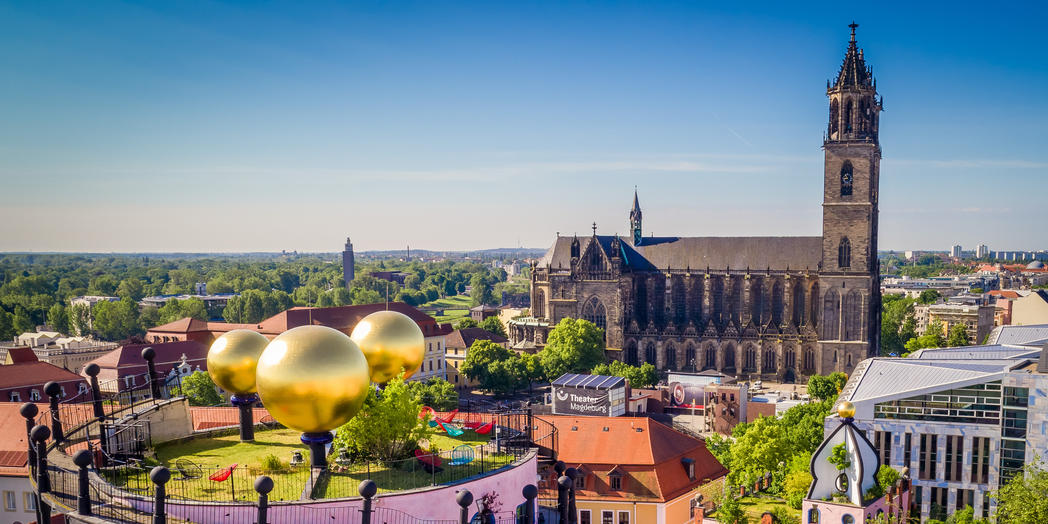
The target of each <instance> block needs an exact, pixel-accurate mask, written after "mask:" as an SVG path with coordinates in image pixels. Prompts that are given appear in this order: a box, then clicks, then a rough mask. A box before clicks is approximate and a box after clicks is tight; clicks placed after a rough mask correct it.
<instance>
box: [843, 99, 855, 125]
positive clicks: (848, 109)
mask: <svg viewBox="0 0 1048 524" xmlns="http://www.w3.org/2000/svg"><path fill="white" fill-rule="evenodd" d="M854 109H855V102H853V101H852V100H851V99H850V98H849V99H848V101H847V102H845V104H844V132H845V133H851V130H852V111H853V110H854Z"/></svg>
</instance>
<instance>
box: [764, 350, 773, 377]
mask: <svg viewBox="0 0 1048 524" xmlns="http://www.w3.org/2000/svg"><path fill="white" fill-rule="evenodd" d="M761 371H762V372H764V373H775V350H774V349H771V348H764V364H763V365H761Z"/></svg>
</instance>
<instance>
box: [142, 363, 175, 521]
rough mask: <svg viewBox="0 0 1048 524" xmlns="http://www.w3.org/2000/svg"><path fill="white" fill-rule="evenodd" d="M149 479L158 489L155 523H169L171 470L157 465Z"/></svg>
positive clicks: (154, 502) (154, 513) (156, 493)
mask: <svg viewBox="0 0 1048 524" xmlns="http://www.w3.org/2000/svg"><path fill="white" fill-rule="evenodd" d="M146 349H150V348H146ZM149 480H152V481H153V484H156V491H155V492H154V493H153V524H167V511H166V510H165V508H164V497H165V496H166V495H167V493H166V491H165V490H164V484H167V481H169V480H171V472H170V471H168V469H167V468H165V467H164V466H157V467H155V468H153V470H152V471H150V472H149Z"/></svg>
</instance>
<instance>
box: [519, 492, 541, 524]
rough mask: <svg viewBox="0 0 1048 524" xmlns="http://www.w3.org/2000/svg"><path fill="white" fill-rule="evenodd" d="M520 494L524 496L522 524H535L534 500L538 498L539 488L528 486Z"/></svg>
mask: <svg viewBox="0 0 1048 524" xmlns="http://www.w3.org/2000/svg"><path fill="white" fill-rule="evenodd" d="M520 494H521V495H524V524H535V498H536V497H538V496H539V488H536V487H535V485H534V484H528V485H526V486H524V489H522V490H520Z"/></svg>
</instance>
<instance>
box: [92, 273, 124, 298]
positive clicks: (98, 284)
mask: <svg viewBox="0 0 1048 524" xmlns="http://www.w3.org/2000/svg"><path fill="white" fill-rule="evenodd" d="M116 287H117V281H116V278H115V277H113V275H99V276H97V277H95V278H92V279H91V283H90V284H89V285H88V286H87V292H88V293H89V294H91V295H103V296H112V295H113V293H116Z"/></svg>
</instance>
